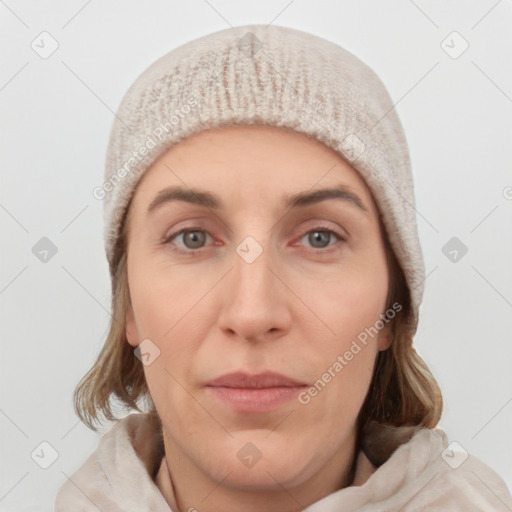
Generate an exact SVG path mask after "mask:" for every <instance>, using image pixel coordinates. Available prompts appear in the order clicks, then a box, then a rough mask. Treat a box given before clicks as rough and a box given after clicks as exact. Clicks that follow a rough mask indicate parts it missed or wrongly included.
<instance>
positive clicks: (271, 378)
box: [207, 372, 306, 389]
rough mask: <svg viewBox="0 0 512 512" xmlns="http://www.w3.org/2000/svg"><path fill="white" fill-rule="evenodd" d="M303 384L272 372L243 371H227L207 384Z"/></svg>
mask: <svg viewBox="0 0 512 512" xmlns="http://www.w3.org/2000/svg"><path fill="white" fill-rule="evenodd" d="M305 385H306V384H305V383H304V382H299V381H296V380H294V379H291V378H289V377H286V376H285V375H281V374H280V373H274V372H265V373H259V374H257V375H249V374H247V373H243V372H236V373H229V374H227V375H223V376H222V377H219V378H217V379H215V380H212V381H211V382H209V383H208V384H207V386H212V387H225V388H253V389H263V388H281V387H297V386H305Z"/></svg>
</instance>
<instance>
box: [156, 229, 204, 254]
mask: <svg viewBox="0 0 512 512" xmlns="http://www.w3.org/2000/svg"><path fill="white" fill-rule="evenodd" d="M209 236H210V235H208V233H207V232H206V231H204V230H203V229H200V228H184V229H181V230H180V231H178V232H177V233H173V234H171V235H169V236H167V237H166V238H165V240H164V243H166V244H167V243H172V244H173V245H177V249H176V250H178V251H181V252H190V251H193V250H199V249H202V248H203V245H204V243H205V241H206V239H207V238H208V237H209ZM175 239H177V240H180V239H181V241H182V245H181V247H180V244H176V243H175V242H173V240H175ZM187 250H190V251H187Z"/></svg>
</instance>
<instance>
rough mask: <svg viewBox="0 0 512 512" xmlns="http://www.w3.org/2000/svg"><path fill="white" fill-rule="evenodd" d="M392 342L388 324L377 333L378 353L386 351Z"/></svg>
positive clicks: (389, 323) (389, 324)
mask: <svg viewBox="0 0 512 512" xmlns="http://www.w3.org/2000/svg"><path fill="white" fill-rule="evenodd" d="M392 341H393V336H392V329H391V322H388V323H387V324H386V325H385V326H384V327H383V328H382V329H381V331H380V332H379V337H378V339H377V347H378V349H379V351H382V350H387V349H388V348H389V347H390V346H391V343H392Z"/></svg>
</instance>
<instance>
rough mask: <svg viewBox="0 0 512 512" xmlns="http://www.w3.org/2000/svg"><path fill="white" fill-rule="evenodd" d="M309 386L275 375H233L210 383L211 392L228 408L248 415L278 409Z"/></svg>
mask: <svg viewBox="0 0 512 512" xmlns="http://www.w3.org/2000/svg"><path fill="white" fill-rule="evenodd" d="M305 387H307V384H305V383H304V382H300V381H297V380H295V379H292V378H290V377H287V376H285V375H281V374H279V373H274V372H265V373H260V374H257V375H249V374H247V373H243V372H236V373H230V374H226V375H223V376H221V377H218V378H216V379H214V380H212V381H210V382H208V383H207V384H206V389H207V391H208V392H209V393H211V394H212V395H213V397H214V398H215V399H216V400H218V401H220V402H221V403H222V404H223V405H224V406H226V405H227V406H228V407H229V408H230V409H232V410H233V411H235V412H245V413H262V412H267V411H271V410H274V409H277V408H279V407H281V406H283V405H284V404H286V403H287V402H289V401H290V400H293V399H294V398H296V397H297V395H298V394H299V393H300V391H301V390H303V389H304V388H305Z"/></svg>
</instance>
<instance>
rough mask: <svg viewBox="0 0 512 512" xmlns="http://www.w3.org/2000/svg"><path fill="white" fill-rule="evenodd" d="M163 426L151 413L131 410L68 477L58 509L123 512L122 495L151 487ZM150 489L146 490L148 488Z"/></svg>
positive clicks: (64, 511)
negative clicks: (161, 426)
mask: <svg viewBox="0 0 512 512" xmlns="http://www.w3.org/2000/svg"><path fill="white" fill-rule="evenodd" d="M160 434H161V433H160V430H159V428H158V422H156V421H155V418H154V417H152V416H150V415H149V414H147V413H146V414H138V413H135V414H130V415H128V416H126V417H125V418H123V419H122V420H120V421H118V422H117V423H116V424H114V426H113V427H112V428H111V429H110V430H109V431H108V432H107V433H106V434H104V435H103V436H102V437H101V439H100V440H99V443H98V447H97V448H96V450H95V451H94V452H93V453H92V454H91V455H90V456H89V457H88V458H87V460H86V461H85V462H84V463H83V464H82V465H81V466H80V467H79V468H78V469H77V470H76V471H74V472H73V473H72V474H71V475H67V474H65V477H66V480H65V481H64V483H63V485H62V486H61V487H60V489H59V490H58V492H57V494H56V497H55V512H68V511H69V510H74V511H84V512H85V511H89V510H91V511H92V510H97V507H98V506H99V507H100V508H101V510H105V511H106V510H108V511H109V512H110V511H111V512H117V511H119V512H121V510H123V509H122V508H120V507H119V503H121V502H122V501H124V500H123V499H122V498H121V496H122V495H127V494H132V493H133V492H136V489H137V488H138V489H139V490H142V489H148V488H149V489H152V478H153V470H154V468H155V467H157V465H159V462H160V461H159V460H156V458H157V457H158V456H159V455H160ZM146 492H147V491H146Z"/></svg>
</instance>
